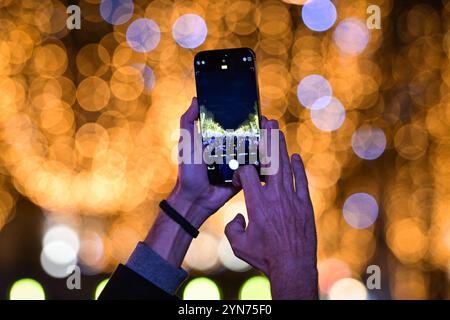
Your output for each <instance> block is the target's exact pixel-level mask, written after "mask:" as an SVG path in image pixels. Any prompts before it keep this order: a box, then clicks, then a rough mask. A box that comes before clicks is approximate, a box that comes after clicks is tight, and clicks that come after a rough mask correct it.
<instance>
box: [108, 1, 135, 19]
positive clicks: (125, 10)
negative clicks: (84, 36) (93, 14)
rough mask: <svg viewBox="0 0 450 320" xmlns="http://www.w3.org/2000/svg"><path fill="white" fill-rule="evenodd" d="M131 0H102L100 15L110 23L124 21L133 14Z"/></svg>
mask: <svg viewBox="0 0 450 320" xmlns="http://www.w3.org/2000/svg"><path fill="white" fill-rule="evenodd" d="M133 11H134V4H133V0H102V2H101V3H100V15H101V16H102V18H103V19H104V20H105V21H107V22H108V23H110V24H114V25H120V24H124V23H126V22H127V21H128V20H130V18H131V17H132V16H133Z"/></svg>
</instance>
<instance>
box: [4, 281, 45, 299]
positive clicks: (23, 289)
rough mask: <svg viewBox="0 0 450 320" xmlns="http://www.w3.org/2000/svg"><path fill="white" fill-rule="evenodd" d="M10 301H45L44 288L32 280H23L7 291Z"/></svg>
mask: <svg viewBox="0 0 450 320" xmlns="http://www.w3.org/2000/svg"><path fill="white" fill-rule="evenodd" d="M9 299H10V300H45V292H44V288H43V287H42V286H41V284H40V283H39V282H37V281H36V280H34V279H30V278H25V279H20V280H17V281H16V282H14V284H13V285H12V286H11V289H10V291H9Z"/></svg>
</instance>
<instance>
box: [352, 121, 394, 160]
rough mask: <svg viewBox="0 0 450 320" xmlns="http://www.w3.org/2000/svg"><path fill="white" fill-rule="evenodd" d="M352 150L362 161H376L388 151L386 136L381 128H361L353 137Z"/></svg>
mask: <svg viewBox="0 0 450 320" xmlns="http://www.w3.org/2000/svg"><path fill="white" fill-rule="evenodd" d="M352 148H353V151H354V152H355V154H356V155H357V156H358V157H360V158H361V159H365V160H375V159H377V158H378V157H380V156H381V155H382V154H383V152H384V150H385V149H386V135H385V134H384V132H383V130H381V129H380V128H376V127H371V126H368V125H364V126H361V127H360V128H358V130H356V131H355V132H354V133H353V135H352Z"/></svg>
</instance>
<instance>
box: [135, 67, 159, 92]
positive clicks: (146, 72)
mask: <svg viewBox="0 0 450 320" xmlns="http://www.w3.org/2000/svg"><path fill="white" fill-rule="evenodd" d="M133 67H135V68H136V69H138V70H139V71H140V72H141V75H142V81H143V83H144V88H145V90H146V91H151V90H152V89H153V88H154V87H155V81H156V78H155V73H154V72H153V70H152V68H150V67H149V66H148V65H146V64H143V63H136V64H134V65H133Z"/></svg>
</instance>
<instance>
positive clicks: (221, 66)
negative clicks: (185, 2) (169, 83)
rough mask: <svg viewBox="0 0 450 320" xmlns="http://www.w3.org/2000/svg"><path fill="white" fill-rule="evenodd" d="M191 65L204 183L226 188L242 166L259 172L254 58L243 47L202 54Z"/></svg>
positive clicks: (250, 51)
mask: <svg viewBox="0 0 450 320" xmlns="http://www.w3.org/2000/svg"><path fill="white" fill-rule="evenodd" d="M194 66H195V79H196V85H197V100H198V103H199V108H200V131H201V135H202V143H203V147H204V148H205V149H206V151H207V152H206V154H208V155H210V158H209V160H208V161H207V169H208V178H209V181H210V182H211V183H213V184H221V183H229V182H231V181H232V178H233V174H234V171H235V170H237V169H238V168H239V166H242V165H248V164H252V165H255V166H256V167H257V170H258V172H259V152H258V151H259V138H260V114H259V109H260V106H259V93H258V84H257V77H256V67H255V54H254V53H253V51H252V50H251V49H246V48H241V49H227V50H212V51H203V52H200V53H198V54H197V55H196V56H195V59H194Z"/></svg>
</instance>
